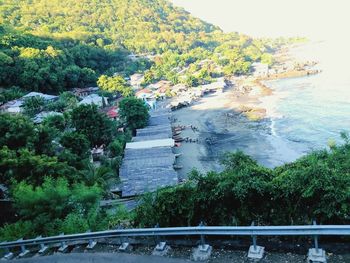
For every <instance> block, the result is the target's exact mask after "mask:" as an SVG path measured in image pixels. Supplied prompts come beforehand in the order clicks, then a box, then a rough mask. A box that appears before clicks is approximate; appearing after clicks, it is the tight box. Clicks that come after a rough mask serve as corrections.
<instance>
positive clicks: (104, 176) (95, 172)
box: [82, 163, 116, 191]
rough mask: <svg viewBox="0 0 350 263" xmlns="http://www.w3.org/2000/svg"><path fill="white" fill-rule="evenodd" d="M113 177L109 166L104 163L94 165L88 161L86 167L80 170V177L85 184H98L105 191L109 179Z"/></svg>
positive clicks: (113, 174)
mask: <svg viewBox="0 0 350 263" xmlns="http://www.w3.org/2000/svg"><path fill="white" fill-rule="evenodd" d="M115 177H116V176H115V173H114V172H113V170H112V169H111V167H109V166H105V165H102V166H100V167H95V166H94V165H93V164H92V163H88V164H87V167H86V169H85V170H83V171H82V179H83V180H84V182H85V184H86V185H87V186H93V185H94V184H98V185H99V186H101V187H102V189H104V190H105V191H107V190H108V186H109V183H110V181H111V180H112V179H113V178H115Z"/></svg>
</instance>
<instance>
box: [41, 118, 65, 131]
mask: <svg viewBox="0 0 350 263" xmlns="http://www.w3.org/2000/svg"><path fill="white" fill-rule="evenodd" d="M42 124H43V125H44V126H47V127H51V128H54V129H56V130H58V131H60V132H63V131H64V130H65V128H66V125H67V123H66V120H65V118H64V116H63V115H51V116H48V117H46V118H45V119H44V121H43V123H42Z"/></svg>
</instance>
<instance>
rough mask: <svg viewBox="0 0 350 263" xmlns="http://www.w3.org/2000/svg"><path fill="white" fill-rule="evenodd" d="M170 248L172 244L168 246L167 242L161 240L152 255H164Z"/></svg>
mask: <svg viewBox="0 0 350 263" xmlns="http://www.w3.org/2000/svg"><path fill="white" fill-rule="evenodd" d="M170 249H171V248H170V246H167V244H166V242H159V244H157V246H156V247H155V248H154V249H153V252H152V255H153V256H161V257H164V256H166V255H167V254H168V252H169V251H170Z"/></svg>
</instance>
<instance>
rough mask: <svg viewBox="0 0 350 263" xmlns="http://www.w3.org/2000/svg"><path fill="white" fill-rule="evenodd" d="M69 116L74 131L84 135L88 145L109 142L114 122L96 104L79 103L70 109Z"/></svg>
mask: <svg viewBox="0 0 350 263" xmlns="http://www.w3.org/2000/svg"><path fill="white" fill-rule="evenodd" d="M71 118H72V125H73V126H74V127H75V129H76V131H77V132H79V133H81V134H84V135H85V136H86V138H87V139H88V140H89V142H90V146H96V145H102V144H106V145H108V144H109V143H110V142H111V140H112V135H113V126H114V124H113V122H112V121H111V120H110V119H108V118H107V116H106V115H104V114H103V113H100V112H99V111H98V109H97V107H96V105H80V106H79V107H77V108H75V109H74V110H73V111H72V114H71Z"/></svg>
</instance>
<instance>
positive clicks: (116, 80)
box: [97, 75, 133, 97]
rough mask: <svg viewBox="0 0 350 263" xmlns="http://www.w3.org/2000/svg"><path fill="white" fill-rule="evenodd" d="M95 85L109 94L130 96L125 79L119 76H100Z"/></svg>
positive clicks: (130, 90)
mask: <svg viewBox="0 0 350 263" xmlns="http://www.w3.org/2000/svg"><path fill="white" fill-rule="evenodd" d="M97 85H98V86H99V87H100V88H101V89H102V90H105V91H109V92H119V93H121V94H122V95H123V96H124V97H128V96H130V95H132V93H133V92H132V89H131V87H130V86H129V85H127V83H126V81H125V79H124V78H123V77H122V76H120V75H117V76H114V77H108V76H106V75H101V76H100V77H99V79H98V80H97Z"/></svg>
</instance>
